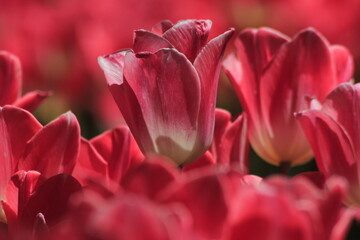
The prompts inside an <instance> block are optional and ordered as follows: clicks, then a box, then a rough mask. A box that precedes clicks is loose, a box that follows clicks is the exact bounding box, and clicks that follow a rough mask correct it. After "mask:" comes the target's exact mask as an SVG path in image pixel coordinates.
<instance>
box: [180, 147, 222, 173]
mask: <svg viewBox="0 0 360 240" xmlns="http://www.w3.org/2000/svg"><path fill="white" fill-rule="evenodd" d="M215 164H216V160H215V157H213V155H212V154H211V152H209V151H206V152H205V153H204V154H203V155H202V156H201V157H200V158H199V159H198V160H196V161H195V162H192V163H190V164H188V165H186V166H184V167H183V168H182V171H183V172H188V171H191V170H194V169H198V168H202V167H208V166H212V165H215Z"/></svg>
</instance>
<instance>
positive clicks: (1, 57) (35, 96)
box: [0, 51, 49, 111]
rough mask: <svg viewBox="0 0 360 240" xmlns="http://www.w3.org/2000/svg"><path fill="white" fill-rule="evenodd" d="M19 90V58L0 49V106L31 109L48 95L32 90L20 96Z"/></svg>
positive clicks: (20, 82)
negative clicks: (10, 105) (11, 105)
mask: <svg viewBox="0 0 360 240" xmlns="http://www.w3.org/2000/svg"><path fill="white" fill-rule="evenodd" d="M21 90H22V72H21V64H20V60H19V59H18V58H17V57H16V56H15V55H13V54H11V53H9V52H7V51H0V106H4V105H6V104H13V105H15V106H17V107H21V108H24V109H26V110H28V111H32V110H34V109H35V108H36V107H37V106H38V105H39V104H40V103H41V102H42V101H43V100H44V99H45V98H47V97H48V96H49V93H46V92H40V91H34V92H30V93H28V94H26V95H25V96H23V97H20V95H21Z"/></svg>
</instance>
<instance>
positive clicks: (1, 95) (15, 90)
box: [0, 51, 22, 106]
mask: <svg viewBox="0 0 360 240" xmlns="http://www.w3.org/2000/svg"><path fill="white" fill-rule="evenodd" d="M0 86H1V88H0V106H4V105H5V104H11V103H13V102H15V101H16V99H17V98H18V97H19V96H20V94H21V88H22V73H21V64H20V60H19V59H18V58H17V57H16V56H15V55H12V54H11V53H9V52H6V51H0Z"/></svg>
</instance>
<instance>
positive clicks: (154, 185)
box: [121, 156, 179, 199]
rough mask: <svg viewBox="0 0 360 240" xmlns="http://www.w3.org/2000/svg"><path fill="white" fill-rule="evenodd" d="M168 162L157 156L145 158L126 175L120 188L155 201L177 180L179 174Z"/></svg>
mask: <svg viewBox="0 0 360 240" xmlns="http://www.w3.org/2000/svg"><path fill="white" fill-rule="evenodd" d="M169 162H170V161H169V160H168V159H164V158H162V157H159V156H152V157H150V158H147V159H145V161H144V162H142V163H141V164H140V165H139V166H138V167H137V168H134V169H132V170H130V171H129V172H127V173H126V175H125V176H124V178H123V179H122V181H121V186H122V187H123V188H124V189H125V190H126V191H129V192H133V193H136V194H139V195H144V196H147V197H149V198H151V199H155V198H156V196H157V195H158V194H159V193H160V192H161V191H162V190H163V189H165V187H166V186H168V185H169V184H170V183H173V182H175V181H176V180H177V179H178V178H179V172H177V171H176V168H175V166H173V165H171V164H169ZM154 176H156V177H154Z"/></svg>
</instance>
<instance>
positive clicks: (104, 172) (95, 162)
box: [72, 138, 109, 184]
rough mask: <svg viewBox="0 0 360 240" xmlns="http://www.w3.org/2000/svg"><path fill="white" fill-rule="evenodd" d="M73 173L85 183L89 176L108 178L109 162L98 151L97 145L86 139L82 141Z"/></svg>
mask: <svg viewBox="0 0 360 240" xmlns="http://www.w3.org/2000/svg"><path fill="white" fill-rule="evenodd" d="M72 175H73V176H74V177H75V178H76V179H77V180H78V181H79V182H80V183H81V184H85V182H86V180H87V179H88V178H89V177H101V178H102V179H108V175H109V174H108V164H107V162H106V161H105V160H104V159H103V158H102V156H101V155H100V154H99V153H98V152H97V151H96V149H95V147H94V146H93V145H92V144H91V143H90V142H89V141H88V140H86V139H84V138H82V139H81V142H80V153H79V158H78V160H77V161H76V165H75V168H74V171H73V172H72Z"/></svg>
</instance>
